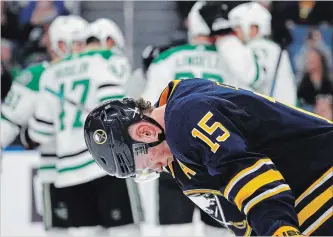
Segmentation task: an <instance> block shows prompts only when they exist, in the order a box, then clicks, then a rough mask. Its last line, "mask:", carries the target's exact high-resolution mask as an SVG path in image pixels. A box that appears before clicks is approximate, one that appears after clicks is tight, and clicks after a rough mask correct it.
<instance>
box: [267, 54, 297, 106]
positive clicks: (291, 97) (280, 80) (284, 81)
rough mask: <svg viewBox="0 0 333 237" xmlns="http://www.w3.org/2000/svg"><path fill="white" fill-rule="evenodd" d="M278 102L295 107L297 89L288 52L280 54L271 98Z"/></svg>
mask: <svg viewBox="0 0 333 237" xmlns="http://www.w3.org/2000/svg"><path fill="white" fill-rule="evenodd" d="M272 97H274V98H275V99H277V100H278V101H281V102H284V103H287V104H291V105H294V106H295V105H296V101H297V87H296V81H295V76H294V73H293V70H292V68H291V63H290V59H289V55H288V52H286V51H284V52H283V53H282V58H281V63H280V66H279V70H278V74H277V80H276V85H275V89H274V92H273V96H272Z"/></svg>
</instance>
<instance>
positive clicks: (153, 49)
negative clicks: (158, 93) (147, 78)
mask: <svg viewBox="0 0 333 237" xmlns="http://www.w3.org/2000/svg"><path fill="white" fill-rule="evenodd" d="M171 47H172V45H167V46H160V47H158V46H153V45H148V46H147V47H146V48H145V49H144V50H143V51H142V55H141V57H142V69H143V72H144V74H145V75H146V73H147V71H148V68H149V66H150V64H151V63H152V62H153V61H154V59H155V58H156V57H158V56H159V55H160V53H162V52H163V51H165V50H167V49H169V48H171Z"/></svg>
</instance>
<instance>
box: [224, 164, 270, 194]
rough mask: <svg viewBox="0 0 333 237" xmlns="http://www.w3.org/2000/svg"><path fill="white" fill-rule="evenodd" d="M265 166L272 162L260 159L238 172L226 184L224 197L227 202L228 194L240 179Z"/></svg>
mask: <svg viewBox="0 0 333 237" xmlns="http://www.w3.org/2000/svg"><path fill="white" fill-rule="evenodd" d="M265 164H267V165H268V164H273V162H272V161H271V159H268V158H267V159H261V160H258V161H257V162H256V163H255V164H254V165H252V166H250V167H248V168H245V169H243V170H242V171H240V172H239V173H238V174H237V175H236V176H235V177H233V178H232V179H231V180H230V182H229V183H228V185H227V187H226V188H225V190H224V193H223V195H224V197H225V198H226V199H228V200H229V193H230V191H231V189H232V188H233V187H234V186H235V184H236V183H237V182H238V181H239V180H241V179H242V178H244V177H245V176H246V175H249V174H252V173H253V172H255V171H257V170H258V169H259V168H260V167H262V166H263V165H265Z"/></svg>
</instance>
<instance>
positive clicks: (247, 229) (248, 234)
mask: <svg viewBox="0 0 333 237" xmlns="http://www.w3.org/2000/svg"><path fill="white" fill-rule="evenodd" d="M251 232H252V228H251V226H250V225H249V224H247V227H246V232H245V235H244V236H250V235H251Z"/></svg>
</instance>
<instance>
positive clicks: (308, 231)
mask: <svg viewBox="0 0 333 237" xmlns="http://www.w3.org/2000/svg"><path fill="white" fill-rule="evenodd" d="M332 216H333V207H331V208H329V209H328V210H327V211H326V212H325V213H324V214H323V215H321V216H320V217H319V218H318V220H316V221H315V222H314V223H313V224H312V225H310V226H309V227H308V228H307V229H306V230H305V231H303V234H304V235H311V234H312V233H313V232H315V231H316V230H317V229H318V228H319V227H320V226H321V225H322V224H324V223H325V222H326V221H327V220H328V219H329V218H331V217H332Z"/></svg>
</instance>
